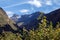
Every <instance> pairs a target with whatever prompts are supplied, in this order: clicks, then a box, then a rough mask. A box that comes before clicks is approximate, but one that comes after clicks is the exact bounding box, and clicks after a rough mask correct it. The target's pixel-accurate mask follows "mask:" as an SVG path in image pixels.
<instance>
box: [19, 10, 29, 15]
mask: <svg viewBox="0 0 60 40" xmlns="http://www.w3.org/2000/svg"><path fill="white" fill-rule="evenodd" d="M29 11H30V10H28V9H22V10H19V12H21V13H25V14H27V13H28V12H29Z"/></svg>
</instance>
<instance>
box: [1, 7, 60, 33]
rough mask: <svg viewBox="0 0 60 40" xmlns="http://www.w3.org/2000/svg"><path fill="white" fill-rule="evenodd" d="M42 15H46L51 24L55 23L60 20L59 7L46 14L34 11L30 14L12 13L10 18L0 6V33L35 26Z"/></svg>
mask: <svg viewBox="0 0 60 40" xmlns="http://www.w3.org/2000/svg"><path fill="white" fill-rule="evenodd" d="M43 16H46V17H47V20H48V21H49V22H50V21H52V23H53V25H56V23H57V22H60V9H57V10H54V11H52V12H50V13H48V14H45V13H43V12H35V13H32V14H26V15H22V16H19V15H17V14H14V15H13V16H12V17H11V18H10V19H9V18H8V16H7V14H6V12H5V11H4V10H3V9H2V8H0V33H1V32H2V31H12V32H18V30H19V28H20V29H21V28H23V27H25V28H26V29H28V30H29V29H32V28H35V29H36V28H37V27H38V24H39V23H40V21H41V20H38V18H40V19H42V18H43Z"/></svg>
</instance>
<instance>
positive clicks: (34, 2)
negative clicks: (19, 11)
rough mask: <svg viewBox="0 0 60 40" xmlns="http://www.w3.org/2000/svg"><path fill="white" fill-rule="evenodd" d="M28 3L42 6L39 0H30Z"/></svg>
mask: <svg viewBox="0 0 60 40" xmlns="http://www.w3.org/2000/svg"><path fill="white" fill-rule="evenodd" d="M28 3H29V4H31V5H34V6H36V7H41V6H42V4H41V2H40V1H39V0H31V1H29V2H28Z"/></svg>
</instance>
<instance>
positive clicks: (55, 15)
mask: <svg viewBox="0 0 60 40" xmlns="http://www.w3.org/2000/svg"><path fill="white" fill-rule="evenodd" d="M46 17H47V20H48V21H52V23H53V25H56V24H57V22H60V9H57V10H54V11H52V12H50V13H48V14H46Z"/></svg>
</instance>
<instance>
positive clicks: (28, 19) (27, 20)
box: [11, 12, 44, 29]
mask: <svg viewBox="0 0 60 40" xmlns="http://www.w3.org/2000/svg"><path fill="white" fill-rule="evenodd" d="M43 15H44V13H42V12H35V13H32V14H26V15H22V16H21V17H20V18H18V19H17V21H16V23H17V24H18V26H19V27H20V28H23V27H24V26H25V27H26V29H31V28H32V27H34V28H36V26H37V24H38V22H39V21H38V20H37V18H38V17H39V16H40V17H42V16H43ZM11 18H14V17H13V16H12V17H11ZM12 20H13V19H12Z"/></svg>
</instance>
